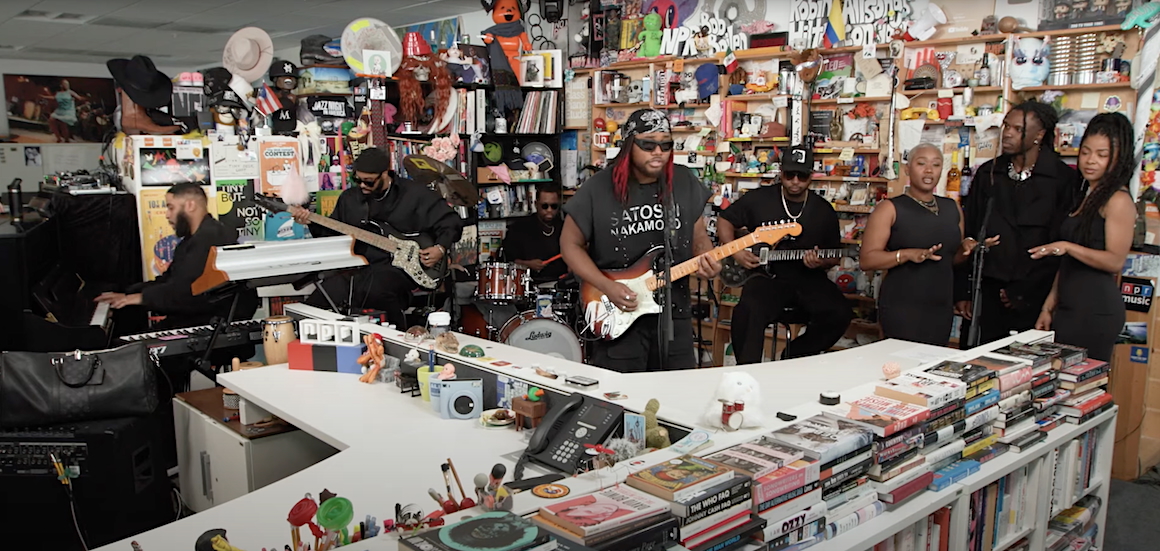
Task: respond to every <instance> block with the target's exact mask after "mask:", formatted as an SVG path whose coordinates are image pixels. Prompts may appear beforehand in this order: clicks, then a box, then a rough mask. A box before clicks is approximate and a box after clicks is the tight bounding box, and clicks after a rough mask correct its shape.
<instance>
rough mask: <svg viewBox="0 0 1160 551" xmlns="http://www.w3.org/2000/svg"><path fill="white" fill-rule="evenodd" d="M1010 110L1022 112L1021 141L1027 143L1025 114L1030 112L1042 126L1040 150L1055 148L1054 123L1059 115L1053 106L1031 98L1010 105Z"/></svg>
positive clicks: (1057, 120)
mask: <svg viewBox="0 0 1160 551" xmlns="http://www.w3.org/2000/svg"><path fill="white" fill-rule="evenodd" d="M1011 110H1012V111H1020V112H1022V113H1023V135H1022V136H1021V138H1022V140H1023V142H1022V143H1027V115H1028V114H1030V115H1031V116H1033V117H1035V120H1037V121H1039V126H1041V127H1043V139H1042V140H1040V142H1039V150H1040V152H1042V151H1050V150H1053V149H1055V125H1056V123H1058V122H1059V115H1058V114H1056V112H1055V108H1054V107H1052V106H1051V105H1049V104H1046V103H1043V102H1040V101H1038V100H1034V99H1031V100H1027V101H1025V102H1023V103H1020V104H1019V105H1016V106H1014V107H1012V108H1011ZM1020 155H1022V153H1020Z"/></svg>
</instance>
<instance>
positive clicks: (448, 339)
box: [435, 331, 459, 354]
mask: <svg viewBox="0 0 1160 551" xmlns="http://www.w3.org/2000/svg"><path fill="white" fill-rule="evenodd" d="M435 348H437V349H438V350H439V351H440V352H446V353H448V354H455V353H457V352H459V339H457V338H455V333H452V332H450V331H446V332H444V333H440V334H439V336H438V337H435Z"/></svg>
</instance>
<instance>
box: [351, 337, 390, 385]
mask: <svg viewBox="0 0 1160 551" xmlns="http://www.w3.org/2000/svg"><path fill="white" fill-rule="evenodd" d="M363 344H365V345H367V353H366V354H363V355H362V356H359V358H358V364H359V365H361V366H363V369H364V370H365V372H364V373H363V374H362V376H361V377H359V378H358V380H359V381H361V382H364V383H371V382H374V380H375V379H377V378H378V376H379V370H380V369H382V368H383V365H384V364H385V363H386V352H385V351H384V350H383V336H382V335H379V334H378V333H375V334H374V335H363Z"/></svg>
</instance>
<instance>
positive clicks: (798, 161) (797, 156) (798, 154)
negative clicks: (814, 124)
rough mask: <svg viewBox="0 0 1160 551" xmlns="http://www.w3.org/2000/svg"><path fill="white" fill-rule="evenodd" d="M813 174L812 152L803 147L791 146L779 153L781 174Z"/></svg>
mask: <svg viewBox="0 0 1160 551" xmlns="http://www.w3.org/2000/svg"><path fill="white" fill-rule="evenodd" d="M786 172H804V173H806V174H813V173H814V150H813V149H811V148H808V147H806V146H804V145H791V146H789V147H787V148H785V149H784V150H782V153H781V173H782V174H785V173H786Z"/></svg>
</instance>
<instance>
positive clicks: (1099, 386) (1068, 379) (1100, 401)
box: [1059, 358, 1113, 424]
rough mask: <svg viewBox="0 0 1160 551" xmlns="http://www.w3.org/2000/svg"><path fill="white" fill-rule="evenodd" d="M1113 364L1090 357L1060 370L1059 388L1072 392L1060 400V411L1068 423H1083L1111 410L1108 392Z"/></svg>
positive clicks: (1110, 398) (1110, 399) (1110, 397)
mask: <svg viewBox="0 0 1160 551" xmlns="http://www.w3.org/2000/svg"><path fill="white" fill-rule="evenodd" d="M1110 372H1111V366H1110V365H1108V363H1107V362H1103V361H1100V360H1094V359H1091V358H1088V359H1086V360H1084V361H1082V362H1079V363H1077V364H1075V365H1072V366H1070V367H1065V368H1063V370H1061V371H1060V372H1059V387H1060V388H1061V389H1063V390H1066V391H1068V392H1070V393H1071V395H1070V396H1067V397H1065V398H1063V399H1061V400H1060V401H1059V413H1061V414H1063V415H1064V416H1065V420H1066V421H1067V422H1068V423H1077V424H1078V423H1084V422H1087V421H1089V420H1091V419H1092V418H1093V417H1096V416H1097V415H1099V414H1101V413H1103V412H1105V411H1107V410H1108V409H1110V408H1111V407H1112V406H1113V404H1112V395H1111V393H1109V392H1107V385H1108V378H1109V374H1110Z"/></svg>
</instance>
